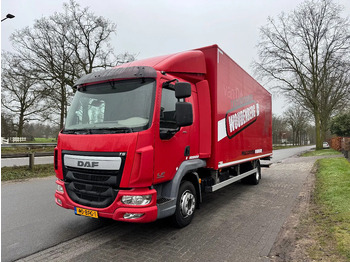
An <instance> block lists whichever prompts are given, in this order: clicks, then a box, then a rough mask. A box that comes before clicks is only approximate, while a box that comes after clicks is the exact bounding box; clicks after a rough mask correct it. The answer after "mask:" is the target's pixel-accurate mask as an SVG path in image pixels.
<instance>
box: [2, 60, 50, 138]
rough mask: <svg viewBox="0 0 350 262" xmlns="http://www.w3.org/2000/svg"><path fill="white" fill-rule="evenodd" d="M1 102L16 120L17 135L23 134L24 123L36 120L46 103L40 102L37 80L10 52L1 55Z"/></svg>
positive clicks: (40, 94) (41, 94) (39, 89)
mask: <svg viewBox="0 0 350 262" xmlns="http://www.w3.org/2000/svg"><path fill="white" fill-rule="evenodd" d="M1 66H2V75H1V87H2V92H1V104H2V106H3V107H4V108H6V109H7V110H9V111H10V112H12V113H13V114H14V115H16V117H18V120H17V136H19V137H21V136H22V134H23V126H24V123H25V122H27V121H30V120H38V117H39V116H40V114H41V113H42V112H44V111H45V110H46V105H45V104H44V103H42V101H41V100H42V98H43V93H42V92H41V91H42V89H41V88H40V86H39V85H38V80H37V79H33V78H31V77H28V76H27V75H26V73H27V72H28V71H25V70H24V69H23V61H21V59H20V58H19V57H16V56H14V55H12V54H10V53H7V54H6V53H4V54H3V55H2V65H1Z"/></svg>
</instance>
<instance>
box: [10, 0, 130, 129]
mask: <svg viewBox="0 0 350 262" xmlns="http://www.w3.org/2000/svg"><path fill="white" fill-rule="evenodd" d="M63 8H64V10H63V12H56V13H55V14H53V15H51V16H49V17H43V18H41V19H39V20H36V21H35V23H34V26H33V27H32V28H30V27H27V28H24V29H22V30H19V31H17V32H15V33H14V34H13V35H12V36H11V40H12V43H13V46H14V48H15V50H16V51H17V53H18V54H19V56H20V57H21V59H22V60H23V62H24V63H25V64H26V66H27V67H30V71H31V74H30V76H31V77H32V78H33V79H38V80H40V81H41V83H42V84H43V85H45V87H46V89H45V90H46V94H48V98H49V100H50V101H49V102H48V103H50V104H51V106H52V109H53V112H55V110H57V111H58V112H59V114H60V120H59V122H60V127H61V128H62V127H63V123H64V119H65V116H66V113H67V107H68V105H69V101H70V97H71V96H72V94H73V90H72V89H71V88H69V86H73V84H74V82H75V81H76V80H77V79H78V78H79V77H81V76H82V75H84V74H87V73H91V72H92V71H93V70H95V69H98V68H106V67H110V66H114V65H116V64H117V58H116V56H115V55H114V53H113V48H112V47H111V45H110V40H111V36H112V35H113V34H114V33H115V32H116V25H115V24H114V23H113V22H111V21H110V20H108V19H105V18H103V17H101V16H96V15H95V14H93V13H92V12H90V11H89V9H88V8H84V9H81V8H80V6H79V4H78V3H76V2H75V1H74V0H71V1H70V2H69V3H68V4H67V3H66V4H64V5H63ZM132 58H133V57H132V55H131V58H130V59H132Z"/></svg>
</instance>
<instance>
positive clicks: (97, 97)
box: [63, 79, 155, 134]
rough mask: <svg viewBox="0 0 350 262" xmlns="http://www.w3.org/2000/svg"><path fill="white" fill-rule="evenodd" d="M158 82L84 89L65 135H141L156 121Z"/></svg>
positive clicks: (72, 109)
mask: <svg viewBox="0 0 350 262" xmlns="http://www.w3.org/2000/svg"><path fill="white" fill-rule="evenodd" d="M154 91H155V80H154V79H134V80H124V81H114V82H107V83H101V84H96V85H90V86H85V87H81V88H79V89H78V90H77V92H76V94H75V96H74V99H73V102H72V105H71V107H70V109H69V112H68V115H67V120H66V125H65V129H64V130H63V133H73V134H74V133H79V132H80V133H90V134H92V133H120V132H139V131H142V130H146V129H148V128H149V127H150V125H151V122H152V119H151V117H152V113H153V101H154Z"/></svg>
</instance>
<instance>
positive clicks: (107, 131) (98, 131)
mask: <svg viewBox="0 0 350 262" xmlns="http://www.w3.org/2000/svg"><path fill="white" fill-rule="evenodd" d="M133 132H134V130H133V129H132V128H131V127H126V126H123V127H111V128H101V129H93V133H94V134H101V133H102V134H111V133H133Z"/></svg>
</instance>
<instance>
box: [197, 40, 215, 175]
mask: <svg viewBox="0 0 350 262" xmlns="http://www.w3.org/2000/svg"><path fill="white" fill-rule="evenodd" d="M198 50H200V51H202V52H203V53H204V56H205V63H206V67H207V74H206V80H207V81H208V84H209V91H210V100H211V105H210V106H211V116H210V117H211V125H212V127H211V150H210V151H211V157H210V158H209V159H208V160H207V166H208V167H210V168H216V169H217V167H215V165H214V163H215V161H213V157H215V151H216V146H217V143H216V142H214V141H217V127H216V125H217V121H216V116H217V104H216V101H217V92H216V85H217V70H218V65H217V64H218V47H217V46H216V45H214V46H209V47H204V48H200V49H198Z"/></svg>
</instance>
